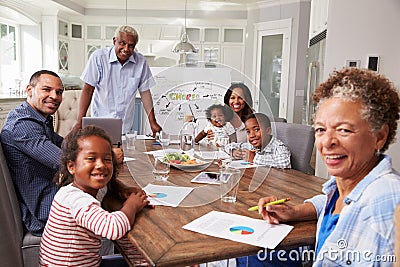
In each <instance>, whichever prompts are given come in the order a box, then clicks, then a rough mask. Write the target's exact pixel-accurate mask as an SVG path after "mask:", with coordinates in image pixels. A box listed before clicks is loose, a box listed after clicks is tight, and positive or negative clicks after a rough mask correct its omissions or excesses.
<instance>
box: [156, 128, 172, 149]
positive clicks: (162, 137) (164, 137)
mask: <svg viewBox="0 0 400 267" xmlns="http://www.w3.org/2000/svg"><path fill="white" fill-rule="evenodd" d="M158 141H159V142H160V144H161V145H162V146H163V147H164V146H169V142H170V141H171V137H170V135H169V133H167V132H164V131H161V132H159V133H158Z"/></svg>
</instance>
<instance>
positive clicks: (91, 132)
mask: <svg viewBox="0 0 400 267" xmlns="http://www.w3.org/2000/svg"><path fill="white" fill-rule="evenodd" d="M89 136H97V137H100V138H103V139H104V140H106V141H107V143H109V144H110V148H112V141H111V138H110V136H109V135H108V134H107V132H106V131H104V130H103V129H102V128H100V127H97V126H92V125H89V126H86V127H83V128H82V129H76V130H72V131H71V132H70V133H69V134H68V135H67V136H66V137H65V138H64V140H63V143H62V145H61V149H62V156H61V167H60V170H59V171H58V172H57V173H56V175H55V177H54V182H55V183H56V184H57V185H58V186H59V187H61V186H65V185H68V184H70V183H72V182H73V181H74V176H73V175H71V174H70V173H69V171H68V167H67V166H68V162H69V161H74V162H75V161H76V158H77V156H78V153H79V152H80V151H81V149H80V147H79V140H82V139H84V138H86V137H89ZM111 152H112V163H113V169H114V171H113V174H112V177H111V181H112V180H114V179H115V178H116V177H117V174H118V167H119V165H118V162H117V158H116V156H115V154H114V152H113V151H111Z"/></svg>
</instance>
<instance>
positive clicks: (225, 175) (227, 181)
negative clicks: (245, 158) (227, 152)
mask: <svg viewBox="0 0 400 267" xmlns="http://www.w3.org/2000/svg"><path fill="white" fill-rule="evenodd" d="M241 177H242V172H241V171H240V170H236V169H232V168H226V169H224V170H223V171H221V172H220V175H219V182H220V189H221V200H222V202H229V203H235V202H236V194H237V191H238V188H239V182H240V178H241Z"/></svg>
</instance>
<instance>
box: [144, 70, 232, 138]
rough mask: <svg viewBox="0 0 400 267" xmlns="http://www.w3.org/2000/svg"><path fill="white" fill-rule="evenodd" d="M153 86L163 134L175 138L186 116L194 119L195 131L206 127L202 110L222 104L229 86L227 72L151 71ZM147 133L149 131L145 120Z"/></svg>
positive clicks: (228, 72)
mask: <svg viewBox="0 0 400 267" xmlns="http://www.w3.org/2000/svg"><path fill="white" fill-rule="evenodd" d="M151 70H152V73H153V76H154V79H155V81H156V85H155V86H154V87H152V88H151V94H152V97H153V106H154V113H155V116H156V119H157V122H158V124H160V125H161V127H162V128H163V130H164V131H166V132H168V133H170V134H172V135H178V134H179V130H180V129H181V127H182V125H183V122H184V121H183V119H184V116H185V115H194V117H195V118H196V119H197V124H198V130H202V129H203V128H204V127H205V125H206V123H207V120H206V117H205V110H206V109H207V108H208V107H209V106H210V105H213V104H223V99H224V95H225V93H226V91H227V89H228V88H229V86H230V84H231V70H230V69H229V68H188V67H179V66H178V67H172V68H151ZM145 124H146V127H145V128H146V129H147V131H150V127H149V125H148V120H147V118H146V123H145Z"/></svg>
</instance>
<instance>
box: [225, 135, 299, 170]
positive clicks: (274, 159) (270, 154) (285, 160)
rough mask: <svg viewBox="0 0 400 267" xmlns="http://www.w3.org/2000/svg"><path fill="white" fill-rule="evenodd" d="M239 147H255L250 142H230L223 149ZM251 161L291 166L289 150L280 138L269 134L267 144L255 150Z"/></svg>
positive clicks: (229, 149)
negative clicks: (260, 149)
mask: <svg viewBox="0 0 400 267" xmlns="http://www.w3.org/2000/svg"><path fill="white" fill-rule="evenodd" d="M239 148H242V149H243V148H245V149H249V150H254V149H256V148H255V147H254V146H252V145H251V144H250V143H230V144H228V145H226V147H225V150H226V151H227V152H230V151H232V150H233V149H239ZM253 162H254V163H255V164H259V165H268V166H271V167H275V168H281V169H285V168H291V165H290V151H289V149H288V148H287V147H286V145H285V144H284V143H283V142H282V141H281V140H279V139H277V138H275V137H273V136H271V140H270V141H269V143H268V145H267V146H266V147H265V148H264V149H263V150H262V151H259V152H256V155H255V156H254V160H253Z"/></svg>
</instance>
